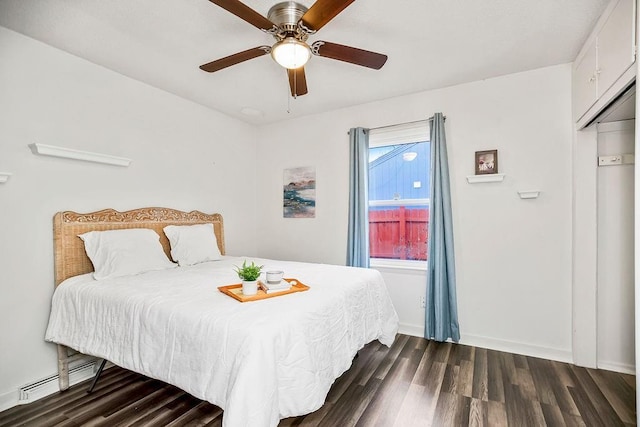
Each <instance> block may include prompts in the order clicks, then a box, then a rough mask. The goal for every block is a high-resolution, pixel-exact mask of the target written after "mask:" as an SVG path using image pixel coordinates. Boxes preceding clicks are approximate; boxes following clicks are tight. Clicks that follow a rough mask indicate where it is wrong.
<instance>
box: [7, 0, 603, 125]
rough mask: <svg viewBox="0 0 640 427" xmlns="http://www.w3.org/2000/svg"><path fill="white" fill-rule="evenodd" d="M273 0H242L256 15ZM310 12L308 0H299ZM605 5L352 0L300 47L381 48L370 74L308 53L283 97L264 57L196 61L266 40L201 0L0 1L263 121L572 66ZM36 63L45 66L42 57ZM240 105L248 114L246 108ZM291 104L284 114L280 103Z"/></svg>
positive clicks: (128, 66)
mask: <svg viewBox="0 0 640 427" xmlns="http://www.w3.org/2000/svg"><path fill="white" fill-rule="evenodd" d="M276 2H277V0H269V1H267V0H246V1H245V4H247V5H248V6H249V7H251V8H252V9H254V10H256V11H257V12H259V13H261V14H263V15H265V16H266V14H267V11H268V10H269V8H270V7H271V6H272V5H273V4H274V3H276ZM299 2H300V3H302V4H304V5H305V6H307V7H310V6H311V5H312V4H313V2H314V0H300V1H299ZM607 3H608V0H535V1H531V0H484V1H478V0H476V1H474V0H402V1H399V0H395V1H393V0H386V1H383V0H359V1H355V2H354V3H353V4H351V5H350V6H349V7H347V8H346V9H345V10H344V11H343V12H342V13H341V14H340V15H338V16H337V17H336V18H335V19H334V20H332V21H331V22H329V23H328V24H327V25H326V26H325V27H323V28H322V29H321V30H320V31H319V32H318V34H316V35H314V36H312V37H310V39H309V42H313V41H316V40H326V41H330V42H334V43H340V44H346V45H351V46H354V47H359V48H362V49H367V50H372V51H375V52H380V53H384V54H387V55H388V56H389V60H388V61H387V63H386V65H385V66H384V67H383V68H382V69H381V70H379V71H376V70H370V69H368V68H364V67H359V66H356V65H352V64H347V63H343V62H340V61H334V60H331V59H327V58H321V57H312V58H311V60H310V61H309V63H308V64H307V66H306V67H305V69H306V75H307V84H308V88H309V93H308V94H307V95H304V96H301V97H298V98H297V99H290V98H289V87H288V82H287V78H286V72H285V70H284V69H283V68H281V67H280V66H278V65H277V64H276V63H275V62H274V61H273V60H272V59H271V58H270V56H268V55H265V56H263V57H260V58H256V59H253V60H250V61H247V62H244V63H241V64H238V65H235V66H233V67H230V68H227V69H224V70H221V71H219V72H216V73H212V74H209V73H205V72H203V71H201V70H200V69H199V68H198V66H199V65H201V64H204V63H206V62H210V61H212V60H214V59H218V58H220V57H224V56H227V55H230V54H233V53H236V52H239V51H242V50H245V49H249V48H252V47H257V46H260V45H264V44H269V45H270V44H273V39H272V38H271V36H269V35H267V34H265V33H263V32H261V31H260V30H258V29H256V28H255V27H253V26H251V25H250V24H248V23H247V22H245V21H243V20H241V19H239V18H237V17H236V16H234V15H232V14H230V13H229V12H227V11H225V10H223V9H221V8H220V7H218V6H216V5H215V4H213V3H211V2H209V1H207V0H160V1H157V0H155V1H154V0H135V1H134V0H0V25H2V26H5V27H7V28H9V29H12V30H14V31H17V32H20V33H23V34H25V35H27V36H29V37H32V38H34V39H36V40H40V41H42V42H44V43H47V44H49V45H51V46H54V47H57V48H59V49H62V50H64V51H67V52H70V53H72V54H74V55H77V56H79V57H82V58H85V59H87V60H89V61H91V62H93V63H96V64H99V65H102V66H104V67H106V68H109V69H111V70H113V71H116V72H118V73H121V74H123V75H125V76H129V77H131V78H133V79H136V80H139V81H142V82H145V83H147V84H150V85H152V86H155V87H157V88H160V89H163V90H166V91H168V92H170V93H173V94H175V95H178V96H180V97H183V98H186V99H189V100H192V101H194V102H197V103H199V104H202V105H204V106H207V107H210V108H213V109H215V110H218V111H221V112H223V113H226V114H228V115H230V116H234V117H237V118H238V119H240V120H243V121H245V122H248V123H253V124H264V123H272V122H276V121H280V120H286V119H287V118H291V117H298V116H302V115H307V114H312V113H318V112H323V111H328V110H334V109H338V108H342V107H347V106H350V105H356V104H362V103H366V102H371V101H375V100H380V99H385V98H390V97H394V96H398V95H404V94H408V93H412V92H417V91H422V90H428V89H433V88H440V87H445V86H451V85H454V84H459V83H464V82H470V81H475V80H481V79H485V78H488V77H495V76H500V75H504V74H509V73H514V72H519V71H525V70H530V69H535V68H540V67H544V66H549V65H555V64H560V63H567V62H571V61H573V59H574V58H575V56H576V55H577V53H578V50H579V49H580V47H581V45H582V43H583V42H584V40H585V39H586V37H587V36H588V34H589V31H590V29H591V28H592V27H593V25H594V24H595V22H596V20H597V18H598V16H599V15H600V13H601V12H602V11H603V10H604V8H605V6H606V4H607ZM43 66H46V64H43ZM243 108H249V109H254V110H259V111H260V112H261V114H259V115H246V114H243V113H242V112H241V110H242V109H243ZM288 109H289V110H290V112H288V111H287V110H288Z"/></svg>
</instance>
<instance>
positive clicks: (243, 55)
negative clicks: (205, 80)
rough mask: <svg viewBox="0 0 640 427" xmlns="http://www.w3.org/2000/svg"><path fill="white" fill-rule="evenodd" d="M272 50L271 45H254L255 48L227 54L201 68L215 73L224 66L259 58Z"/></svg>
mask: <svg viewBox="0 0 640 427" xmlns="http://www.w3.org/2000/svg"><path fill="white" fill-rule="evenodd" d="M270 52H271V47H270V46H260V47H254V48H253V49H247V50H245V51H242V52H238V53H234V54H233V55H229V56H225V57H224V58H220V59H216V60H215V61H212V62H209V63H207V64H203V65H201V66H200V69H201V70H202V71H206V72H207V73H213V72H214V71H219V70H222V69H223V68H227V67H230V66H232V65H236V64H239V63H241V62H244V61H248V60H250V59H253V58H257V57H258V56H262V55H266V54H268V53H270Z"/></svg>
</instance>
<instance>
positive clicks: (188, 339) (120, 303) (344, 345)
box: [45, 208, 398, 427]
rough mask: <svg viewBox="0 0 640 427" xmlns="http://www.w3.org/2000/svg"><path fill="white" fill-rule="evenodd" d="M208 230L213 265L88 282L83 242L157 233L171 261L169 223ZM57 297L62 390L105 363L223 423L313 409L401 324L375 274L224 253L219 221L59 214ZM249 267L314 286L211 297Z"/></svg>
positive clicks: (151, 211)
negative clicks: (100, 236)
mask: <svg viewBox="0 0 640 427" xmlns="http://www.w3.org/2000/svg"><path fill="white" fill-rule="evenodd" d="M196 224H213V231H214V233H215V237H216V238H215V242H216V243H217V246H218V250H219V253H220V255H221V257H220V259H219V260H216V261H209V262H202V263H197V264H195V265H189V266H180V267H176V268H169V269H164V270H159V271H148V272H145V273H142V274H136V275H130V276H120V277H112V278H106V279H104V280H95V279H94V277H93V276H92V271H93V265H92V262H91V260H90V259H89V258H88V256H87V254H86V253H85V247H84V242H83V241H82V240H81V239H80V238H79V237H78V236H79V235H81V234H84V233H87V232H90V231H109V230H120V229H131V228H133V229H140V228H143V229H152V230H154V231H155V232H156V233H157V234H158V235H159V236H160V242H161V244H162V248H163V250H164V252H165V253H166V255H167V258H169V259H171V258H170V257H171V246H170V244H169V239H167V236H166V235H165V233H164V232H163V229H164V228H165V227H166V226H168V225H176V226H184V225H196ZM54 249H55V250H54V254H55V283H56V291H55V292H54V296H53V299H52V310H51V315H50V320H49V325H48V328H47V332H46V336H45V339H46V340H47V341H50V342H54V343H56V344H58V368H59V377H60V389H61V390H64V389H66V388H68V387H69V382H68V368H69V363H70V361H72V360H74V358H77V357H79V356H81V355H90V356H96V357H100V358H103V359H106V360H109V361H110V362H112V363H114V364H116V365H118V366H121V367H123V368H126V369H129V370H132V371H135V372H138V373H140V374H143V375H146V376H149V377H152V378H156V379H159V380H162V381H164V382H167V383H170V384H173V385H175V386H177V387H180V388H181V389H183V390H185V391H187V392H188V393H190V394H192V395H193V396H195V397H198V398H200V399H204V400H207V401H209V402H211V403H213V404H215V405H217V406H219V407H221V408H222V409H223V410H224V415H223V425H224V426H227V427H237V426H252V427H255V426H275V425H277V424H278V422H279V420H280V419H282V418H286V417H291V416H298V415H303V414H307V413H310V412H313V411H315V410H317V409H318V408H320V407H321V406H322V405H323V403H324V400H325V398H326V395H327V393H328V391H329V388H330V387H331V385H332V383H333V382H334V381H335V379H336V378H338V377H339V376H340V375H341V374H342V373H343V372H345V371H346V370H347V369H349V367H350V366H351V362H352V360H353V358H354V357H355V355H356V354H357V351H358V350H359V349H361V348H362V347H364V345H366V344H367V343H369V342H371V341H373V340H379V341H380V342H381V343H382V344H385V345H387V346H390V345H391V344H392V343H393V340H394V338H395V335H396V332H397V329H398V317H397V314H396V312H395V310H394V308H393V305H392V303H391V300H390V298H389V295H388V292H387V289H386V286H385V284H384V281H383V279H382V277H381V275H380V273H379V272H377V271H375V270H370V269H360V268H353V267H343V266H334V265H321V264H308V263H299V262H287V261H279V260H268V259H260V258H255V257H230V256H227V255H226V251H225V242H224V228H223V220H222V216H221V215H219V214H212V215H209V214H204V213H202V212H198V211H192V212H182V211H178V210H174V209H166V208H143V209H136V210H132V211H127V212H118V211H115V210H112V209H107V210H103V211H99V212H93V213H89V214H80V213H76V212H70V211H66V212H60V213H58V214H56V215H55V217H54ZM245 259H246V260H249V261H255V262H256V263H257V264H261V265H264V266H265V268H266V269H268V268H276V269H282V270H284V271H285V275H286V276H287V277H292V278H296V279H298V280H299V281H301V282H302V283H305V284H306V285H308V286H309V287H310V289H309V290H308V291H306V292H299V293H293V294H289V295H283V296H279V297H275V298H269V299H265V300H261V301H254V302H247V303H241V302H239V301H236V300H235V299H233V298H230V297H229V296H227V295H225V294H223V293H222V292H219V291H218V289H217V288H218V287H220V286H224V285H229V284H232V283H237V282H238V278H237V275H236V274H235V272H234V266H237V265H239V264H241V263H242V262H243V261H244V260H245Z"/></svg>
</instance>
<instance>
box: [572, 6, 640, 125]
mask: <svg viewBox="0 0 640 427" xmlns="http://www.w3.org/2000/svg"><path fill="white" fill-rule="evenodd" d="M635 15H636V0H613V1H612V3H611V5H610V7H608V8H607V10H606V11H605V13H604V14H603V16H602V17H601V18H600V20H599V21H598V24H597V25H596V28H595V29H594V31H593V33H592V34H591V36H590V37H589V39H588V40H587V42H586V44H585V46H584V47H583V48H582V50H581V51H580V54H579V55H578V58H577V59H576V61H575V63H574V67H573V112H574V119H575V120H576V121H579V120H580V118H582V117H583V116H584V115H585V113H587V112H588V111H589V112H591V111H590V109H591V108H592V107H594V106H595V110H596V111H592V112H591V113H593V115H595V114H597V113H598V112H599V109H601V108H603V107H604V105H606V103H608V102H609V101H611V99H607V98H609V97H611V98H613V97H615V96H616V95H617V94H618V93H617V87H616V84H618V85H619V86H625V85H626V84H627V83H629V82H626V81H625V82H620V81H619V80H620V78H621V77H622V76H625V73H626V74H628V71H629V70H630V68H631V66H632V65H633V64H634V63H635V58H636V53H635V51H636V45H635V31H636V28H635ZM612 90H613V92H612Z"/></svg>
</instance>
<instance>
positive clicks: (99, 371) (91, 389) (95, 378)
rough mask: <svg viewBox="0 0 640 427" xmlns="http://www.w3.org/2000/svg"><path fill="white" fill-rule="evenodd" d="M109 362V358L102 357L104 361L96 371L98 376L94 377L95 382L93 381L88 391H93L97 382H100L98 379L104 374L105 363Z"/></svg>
mask: <svg viewBox="0 0 640 427" xmlns="http://www.w3.org/2000/svg"><path fill="white" fill-rule="evenodd" d="M106 364H107V359H102V363H101V364H100V367H99V368H98V372H96V376H95V377H94V378H93V382H92V383H91V387H89V390H87V393H92V392H93V389H94V388H96V384H98V380H99V379H100V375H102V370H103V369H104V365H106Z"/></svg>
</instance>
